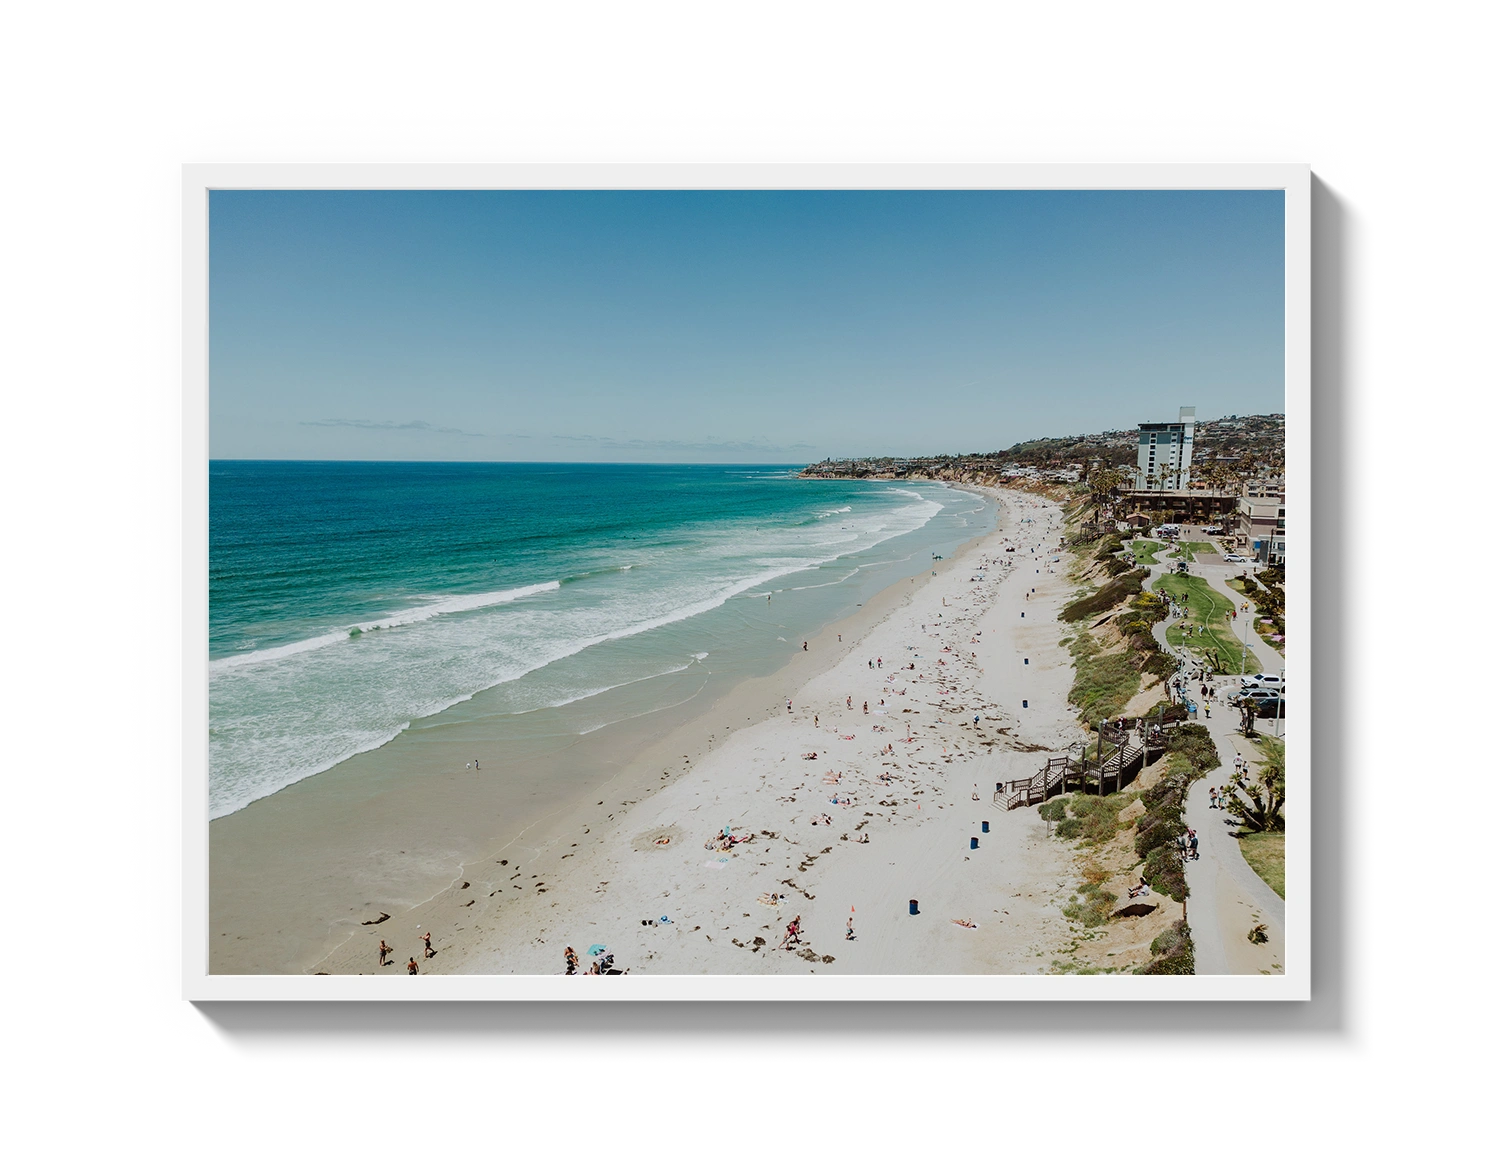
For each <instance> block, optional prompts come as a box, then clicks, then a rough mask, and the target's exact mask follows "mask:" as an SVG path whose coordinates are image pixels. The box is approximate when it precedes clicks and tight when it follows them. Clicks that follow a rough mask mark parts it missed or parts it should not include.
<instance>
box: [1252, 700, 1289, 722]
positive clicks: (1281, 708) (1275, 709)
mask: <svg viewBox="0 0 1500 1170" xmlns="http://www.w3.org/2000/svg"><path fill="white" fill-rule="evenodd" d="M1255 713H1256V715H1258V716H1259V717H1260V718H1262V719H1285V718H1286V701H1285V700H1284V699H1281V698H1273V697H1267V698H1264V699H1259V700H1257V701H1256V704H1255Z"/></svg>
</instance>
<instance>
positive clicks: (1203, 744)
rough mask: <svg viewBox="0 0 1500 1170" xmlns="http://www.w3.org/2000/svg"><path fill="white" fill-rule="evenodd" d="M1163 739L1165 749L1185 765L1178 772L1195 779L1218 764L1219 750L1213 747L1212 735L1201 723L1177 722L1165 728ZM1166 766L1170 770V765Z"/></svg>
mask: <svg viewBox="0 0 1500 1170" xmlns="http://www.w3.org/2000/svg"><path fill="white" fill-rule="evenodd" d="M1165 739H1166V746H1167V751H1169V752H1173V753H1175V754H1176V755H1177V756H1178V757H1179V758H1180V759H1181V760H1183V761H1185V763H1186V765H1187V766H1186V768H1182V769H1179V770H1178V773H1179V774H1186V775H1190V776H1191V777H1192V778H1193V779H1197V778H1198V777H1199V776H1206V775H1208V773H1210V772H1212V771H1213V770H1214V769H1215V768H1217V767H1218V766H1219V762H1220V761H1219V750H1218V749H1217V748H1216V747H1214V740H1213V736H1211V735H1210V734H1209V733H1208V728H1207V727H1205V726H1203V724H1201V723H1179V724H1178V725H1177V726H1176V727H1172V728H1169V729H1168V730H1167V733H1166V736H1165ZM1175 762H1176V761H1174V763H1175ZM1168 768H1169V771H1170V770H1171V765H1168Z"/></svg>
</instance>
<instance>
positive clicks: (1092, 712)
mask: <svg viewBox="0 0 1500 1170" xmlns="http://www.w3.org/2000/svg"><path fill="white" fill-rule="evenodd" d="M1068 651H1069V653H1071V654H1072V655H1073V686H1072V687H1071V688H1070V689H1069V691H1068V702H1070V703H1072V704H1073V705H1074V706H1075V707H1077V708H1078V709H1079V711H1080V713H1081V718H1082V719H1083V721H1084V722H1085V723H1087V724H1088V725H1089V726H1090V727H1093V726H1096V725H1097V724H1099V723H1100V722H1102V721H1103V720H1105V719H1110V718H1112V717H1114V716H1115V715H1117V714H1119V713H1120V711H1122V710H1124V708H1125V704H1126V703H1128V702H1130V700H1131V699H1132V698H1133V697H1134V696H1135V694H1136V692H1138V691H1139V690H1140V689H1141V672H1140V671H1139V670H1138V669H1137V668H1136V666H1135V664H1134V662H1133V661H1132V659H1133V658H1134V655H1133V654H1132V653H1131V651H1130V650H1129V649H1128V648H1127V649H1123V650H1119V651H1116V652H1115V653H1112V654H1106V653H1103V652H1102V651H1101V648H1100V646H1099V643H1098V642H1097V641H1096V640H1095V639H1094V638H1092V637H1090V636H1089V635H1088V634H1080V635H1079V636H1078V637H1077V638H1075V639H1073V642H1072V644H1071V645H1070V646H1069V647H1068Z"/></svg>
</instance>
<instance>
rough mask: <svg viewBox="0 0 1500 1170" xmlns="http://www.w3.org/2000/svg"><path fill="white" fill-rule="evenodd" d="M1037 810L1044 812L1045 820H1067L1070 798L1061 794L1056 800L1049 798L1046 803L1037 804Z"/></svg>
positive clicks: (1043, 818) (1043, 817)
mask: <svg viewBox="0 0 1500 1170" xmlns="http://www.w3.org/2000/svg"><path fill="white" fill-rule="evenodd" d="M1036 811H1037V812H1039V813H1041V814H1042V820H1044V821H1061V820H1066V819H1067V816H1068V798H1067V797H1066V796H1059V797H1058V798H1057V799H1056V800H1049V801H1047V803H1046V804H1039V805H1037V808H1036Z"/></svg>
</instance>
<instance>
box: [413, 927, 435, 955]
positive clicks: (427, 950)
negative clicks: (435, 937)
mask: <svg viewBox="0 0 1500 1170" xmlns="http://www.w3.org/2000/svg"><path fill="white" fill-rule="evenodd" d="M417 938H418V941H420V942H421V944H422V958H424V959H430V958H432V956H433V955H435V954H437V952H436V951H435V950H433V949H432V931H430V930H429V931H428V932H427V933H426V934H423V935H418V936H417Z"/></svg>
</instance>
